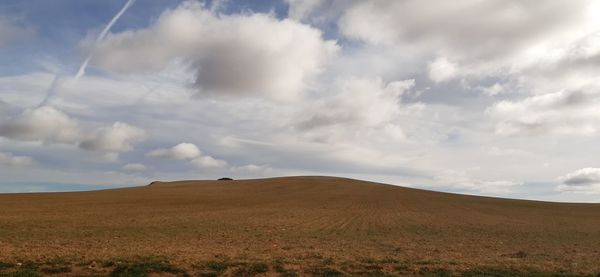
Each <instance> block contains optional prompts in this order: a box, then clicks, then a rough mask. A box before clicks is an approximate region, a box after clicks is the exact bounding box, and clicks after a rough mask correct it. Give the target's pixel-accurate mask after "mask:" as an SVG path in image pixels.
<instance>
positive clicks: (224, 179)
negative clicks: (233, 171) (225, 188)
mask: <svg viewBox="0 0 600 277" xmlns="http://www.w3.org/2000/svg"><path fill="white" fill-rule="evenodd" d="M219 181H233V179H231V178H229V177H223V178H219Z"/></svg>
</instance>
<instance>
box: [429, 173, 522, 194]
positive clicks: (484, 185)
mask: <svg viewBox="0 0 600 277" xmlns="http://www.w3.org/2000/svg"><path fill="white" fill-rule="evenodd" d="M435 179H436V181H437V184H439V185H440V186H445V187H451V188H454V189H461V190H467V191H473V192H480V193H493V194H507V193H511V192H512V191H513V190H514V189H515V188H517V187H519V186H521V185H523V183H522V182H515V181H506V180H481V179H479V178H474V177H472V176H471V174H469V172H467V171H455V170H442V173H441V174H439V175H437V176H436V177H435Z"/></svg>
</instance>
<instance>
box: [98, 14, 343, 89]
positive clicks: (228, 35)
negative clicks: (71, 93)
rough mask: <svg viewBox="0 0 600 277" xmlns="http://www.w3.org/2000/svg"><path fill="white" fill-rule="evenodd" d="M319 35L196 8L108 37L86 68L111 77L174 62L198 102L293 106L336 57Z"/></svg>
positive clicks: (266, 18) (283, 23)
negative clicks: (242, 99)
mask: <svg viewBox="0 0 600 277" xmlns="http://www.w3.org/2000/svg"><path fill="white" fill-rule="evenodd" d="M337 48H338V47H337V45H336V42H334V41H325V40H323V39H322V36H321V32H320V31H319V30H318V29H315V28H312V27H310V26H308V25H303V24H301V23H298V22H296V21H293V20H288V19H284V20H278V19H276V18H275V17H273V16H272V15H268V14H237V15H220V14H219V15H217V14H214V13H212V12H211V11H210V10H208V9H206V8H205V7H203V5H202V4H199V3H196V2H185V3H183V4H182V5H180V6H179V7H177V8H176V9H174V10H169V11H166V12H164V13H163V14H162V15H161V16H160V18H159V19H158V20H157V22H156V23H155V24H153V25H152V26H150V27H148V28H146V29H141V30H137V31H124V32H121V33H117V34H111V35H109V36H108V37H107V38H106V39H105V40H104V41H102V42H101V43H99V44H98V45H97V47H96V48H95V49H94V54H93V55H94V59H93V60H92V64H93V65H95V66H97V67H99V68H103V69H106V70H109V71H112V72H117V73H142V72H152V71H158V70H161V69H163V68H164V67H165V66H167V65H168V64H169V63H170V62H172V61H173V60H176V59H181V60H184V61H186V62H188V64H189V67H190V69H191V70H193V71H195V76H194V80H193V83H194V85H195V87H196V88H197V89H198V90H199V92H200V93H201V94H230V95H232V94H235V95H252V94H254V95H256V94H262V95H268V96H271V97H273V98H276V99H285V100H287V99H295V98H297V97H298V96H299V95H300V94H301V93H302V92H303V90H304V89H305V88H306V86H307V83H308V82H310V80H311V79H312V78H313V77H314V76H315V75H316V74H318V73H319V72H320V71H321V69H322V66H323V64H324V62H325V60H326V59H327V58H328V57H329V56H331V55H332V54H333V53H335V52H336V51H337Z"/></svg>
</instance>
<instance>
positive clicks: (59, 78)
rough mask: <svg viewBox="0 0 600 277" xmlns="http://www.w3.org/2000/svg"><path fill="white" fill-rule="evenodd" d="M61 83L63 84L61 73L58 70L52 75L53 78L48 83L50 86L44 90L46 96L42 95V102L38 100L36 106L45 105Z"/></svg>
mask: <svg viewBox="0 0 600 277" xmlns="http://www.w3.org/2000/svg"><path fill="white" fill-rule="evenodd" d="M62 84H63V76H62V74H61V73H60V72H59V73H56V75H54V79H53V80H52V83H50V87H49V88H48V89H47V90H46V97H44V100H42V102H40V104H38V105H37V108H39V107H42V106H46V104H48V102H49V101H50V99H52V97H53V96H54V95H55V94H56V91H57V90H58V88H60V87H61V86H62Z"/></svg>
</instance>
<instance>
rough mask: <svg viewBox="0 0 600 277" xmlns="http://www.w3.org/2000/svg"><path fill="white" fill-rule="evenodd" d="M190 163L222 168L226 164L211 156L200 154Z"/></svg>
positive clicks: (200, 166)
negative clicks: (200, 155)
mask: <svg viewBox="0 0 600 277" xmlns="http://www.w3.org/2000/svg"><path fill="white" fill-rule="evenodd" d="M191 163H192V164H193V165H194V166H196V167H198V168H223V167H225V166H227V162H226V161H223V160H218V159H215V158H213V157H211V156H202V157H198V158H195V159H193V160H192V161H191Z"/></svg>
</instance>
